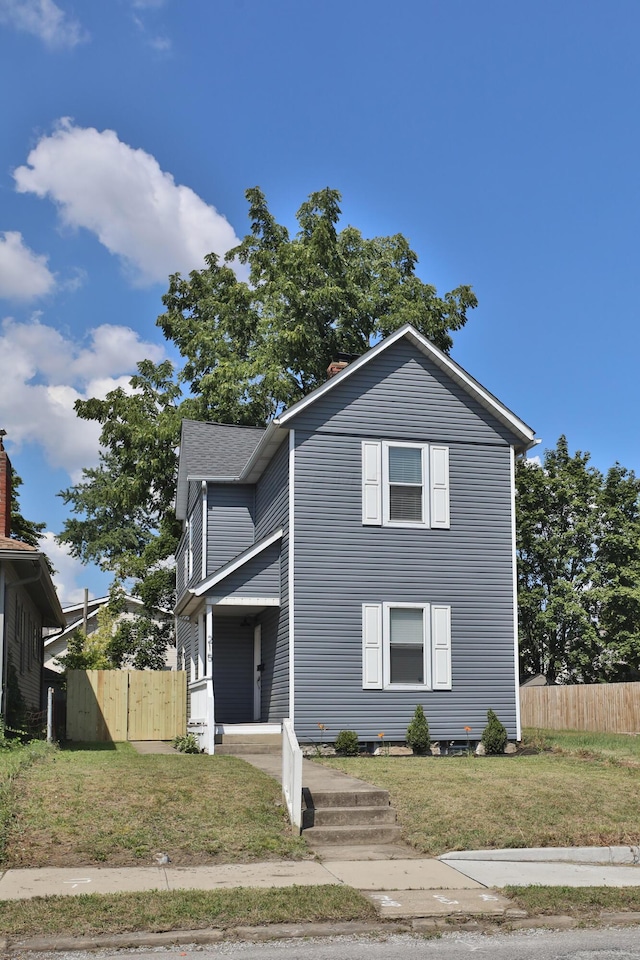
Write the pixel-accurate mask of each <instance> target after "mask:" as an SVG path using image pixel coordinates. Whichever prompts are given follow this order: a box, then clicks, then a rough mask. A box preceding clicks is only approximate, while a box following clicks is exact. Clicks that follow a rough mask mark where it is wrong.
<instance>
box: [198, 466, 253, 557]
mask: <svg viewBox="0 0 640 960" xmlns="http://www.w3.org/2000/svg"><path fill="white" fill-rule="evenodd" d="M254 501H255V488H254V487H253V486H249V485H245V484H230V483H229V484H215V483H210V484H209V487H208V491H207V574H212V573H215V571H216V570H218V569H219V568H220V567H221V566H223V564H225V563H228V562H229V560H233V558H234V557H237V556H238V554H240V553H242V552H243V550H246V549H247V547H250V546H251V545H252V544H253V542H254V506H255V503H254Z"/></svg>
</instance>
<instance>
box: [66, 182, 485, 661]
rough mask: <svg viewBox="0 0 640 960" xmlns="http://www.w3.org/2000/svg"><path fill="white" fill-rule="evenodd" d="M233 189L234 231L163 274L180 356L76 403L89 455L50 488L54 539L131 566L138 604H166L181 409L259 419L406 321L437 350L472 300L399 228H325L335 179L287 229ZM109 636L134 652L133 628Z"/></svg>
mask: <svg viewBox="0 0 640 960" xmlns="http://www.w3.org/2000/svg"><path fill="white" fill-rule="evenodd" d="M246 196H247V200H248V202H249V217H250V220H251V231H250V233H249V234H248V235H247V236H246V237H245V238H244V239H243V240H242V242H241V243H240V244H239V245H238V246H237V247H236V248H235V249H233V250H230V251H229V253H228V254H227V256H226V257H225V260H224V261H223V262H221V261H220V260H219V258H218V257H217V256H215V255H214V254H210V255H209V256H207V257H206V258H205V262H206V266H205V267H204V269H202V270H194V271H193V272H192V273H191V274H190V275H189V277H188V278H185V277H181V276H180V275H179V274H175V275H173V276H172V277H171V278H170V283H169V290H168V292H167V293H166V294H165V296H164V297H163V303H164V306H165V312H164V313H163V314H161V316H159V317H158V321H157V322H158V325H159V327H160V328H161V329H162V331H163V333H164V335H165V337H166V338H167V340H168V341H170V342H171V343H172V344H173V345H174V346H175V347H176V348H177V350H178V351H179V353H180V355H181V357H182V366H181V367H180V368H179V369H174V367H173V366H172V365H171V364H170V363H168V362H165V363H162V364H159V365H157V366H156V365H154V364H153V363H151V362H150V361H144V362H143V363H141V364H139V365H138V373H137V375H136V376H134V377H133V378H132V380H131V387H132V391H125V390H122V389H117V390H114V391H112V392H111V393H109V394H108V395H107V397H106V398H105V399H104V400H96V399H92V400H87V401H78V402H77V403H76V411H77V414H78V416H80V417H81V418H83V419H85V420H93V421H96V422H98V423H100V424H101V427H102V431H101V436H100V443H101V454H100V462H99V465H98V467H96V468H94V469H89V470H85V471H84V474H83V479H82V480H81V482H80V483H78V484H76V485H75V486H73V487H70V488H68V489H67V490H65V491H63V493H62V496H63V498H64V500H65V502H66V503H68V504H70V505H71V507H72V510H73V513H74V514H75V516H74V517H72V518H71V519H70V520H69V521H68V522H67V523H66V525H65V528H64V531H63V532H62V534H61V535H60V537H59V540H60V541H61V542H62V543H65V544H67V545H68V547H69V549H70V551H71V553H72V554H73V555H74V556H76V557H79V558H80V559H82V560H83V561H84V562H97V563H98V564H99V565H100V566H101V567H102V568H103V569H105V570H111V571H113V572H114V574H115V576H116V577H117V578H118V579H120V580H121V581H124V580H125V579H127V578H132V579H133V580H134V581H135V586H134V587H133V590H134V592H135V593H137V594H138V595H139V596H140V597H141V598H142V600H143V601H144V603H145V606H146V607H147V609H150V608H151V607H152V606H157V607H161V608H165V609H170V608H171V607H172V605H173V598H174V591H175V582H174V571H173V568H172V567H171V566H170V565H169V564H168V563H167V561H168V559H169V558H170V557H172V556H173V554H174V551H175V549H176V546H177V543H178V539H179V536H180V532H181V530H180V525H179V524H177V523H176V520H175V516H174V513H173V508H172V503H173V498H174V494H175V479H176V465H177V458H176V448H177V445H178V440H179V431H180V422H181V420H182V419H183V418H184V417H190V418H192V419H200V420H215V421H219V422H223V423H234V424H248V425H254V426H255V425H260V426H261V425H264V424H266V423H267V422H268V421H269V420H270V419H271V418H273V417H274V416H276V415H277V414H278V413H279V412H280V411H281V410H282V409H283V408H285V407H287V406H289V405H290V404H292V403H293V402H295V401H296V400H298V399H300V398H301V397H303V396H305V395H306V394H308V393H309V392H310V391H311V390H313V389H314V388H315V387H316V386H318V385H319V384H320V383H321V382H323V380H324V379H325V377H326V368H327V366H328V364H329V362H330V361H331V359H332V358H333V357H334V356H335V355H336V353H337V352H346V353H357V354H361V353H363V352H365V351H366V350H367V349H369V347H370V346H372V345H373V343H375V342H376V341H377V340H378V339H379V338H380V337H381V336H385V335H387V334H389V333H391V332H392V331H393V330H395V329H397V328H398V327H400V326H401V325H402V324H404V323H407V322H411V323H412V324H413V325H414V326H415V327H416V328H417V329H418V330H420V331H421V332H422V333H423V334H424V335H426V336H427V337H429V338H430V339H431V340H432V341H433V342H434V343H436V344H437V345H438V346H439V347H440V348H441V349H443V350H445V351H448V350H449V349H450V347H451V343H452V341H451V332H453V331H455V330H458V329H460V328H461V327H462V326H463V325H464V323H465V322H466V319H467V311H468V310H470V309H472V308H473V307H475V306H476V297H475V295H474V293H473V291H472V290H471V288H470V287H468V286H460V287H457V288H456V289H455V290H453V291H451V292H450V293H447V294H445V296H444V297H442V298H441V297H438V296H437V293H436V290H435V288H434V287H432V286H431V285H429V284H426V283H424V282H423V281H422V280H420V279H419V278H418V277H417V276H416V272H415V270H416V265H417V258H416V255H415V253H414V252H413V251H412V250H411V247H410V245H409V243H408V241H407V240H406V239H405V238H404V237H403V236H402V235H400V234H397V235H395V236H392V237H374V238H370V239H367V238H364V237H363V236H362V234H361V233H360V232H359V231H358V230H357V229H355V228H354V227H351V226H347V227H345V228H344V229H342V230H339V229H338V221H339V219H340V206H339V203H340V194H339V193H338V192H337V191H335V190H330V189H328V188H327V189H325V190H321V191H319V192H317V193H313V194H311V196H310V197H309V198H308V200H306V201H305V202H304V203H303V204H302V206H301V207H300V209H299V211H298V214H297V220H298V225H299V230H298V232H297V234H296V235H295V236H293V237H291V236H290V235H289V232H288V230H287V229H286V227H284V226H282V225H281V224H279V223H277V222H276V220H275V218H274V217H273V215H272V214H271V212H270V211H269V209H268V206H267V202H266V200H265V197H264V195H263V194H262V192H261V191H260V190H259V189H258V188H257V187H256V188H254V189H252V190H248V191H247V194H246ZM232 265H233V269H232ZM158 642H159V643H160V642H162V638H161V637H159V641H158ZM123 644H124V645H125V646H127V645H128V652H129V655H132V652H133V655H135V650H134V649H133V648H134V647H135V645H136V640H135V636H134V632H133V631H132V632H130V635H129V637H128V638H123Z"/></svg>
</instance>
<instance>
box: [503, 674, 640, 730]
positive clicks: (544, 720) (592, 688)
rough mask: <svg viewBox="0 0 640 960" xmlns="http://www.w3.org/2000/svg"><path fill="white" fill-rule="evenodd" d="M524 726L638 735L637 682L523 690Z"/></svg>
mask: <svg viewBox="0 0 640 960" xmlns="http://www.w3.org/2000/svg"><path fill="white" fill-rule="evenodd" d="M520 712H521V717H522V726H523V727H541V728H546V729H547V730H592V731H595V732H599V733H639V732H640V683H590V684H577V685H575V686H566V687H564V686H563V687H556V686H554V687H522V688H521V690H520Z"/></svg>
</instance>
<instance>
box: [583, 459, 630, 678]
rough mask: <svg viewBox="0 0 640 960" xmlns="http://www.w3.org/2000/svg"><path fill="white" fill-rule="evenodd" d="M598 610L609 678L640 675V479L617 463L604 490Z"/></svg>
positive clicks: (595, 605) (596, 579)
mask: <svg viewBox="0 0 640 960" xmlns="http://www.w3.org/2000/svg"><path fill="white" fill-rule="evenodd" d="M599 506H600V530H599V535H598V539H597V541H596V561H595V573H594V577H593V591H592V594H593V609H594V613H595V617H596V620H597V624H598V629H599V633H600V637H601V641H602V643H603V646H604V649H603V652H602V654H601V658H600V659H601V664H600V669H601V673H602V675H603V677H606V679H608V680H638V679H639V678H640V479H638V477H636V476H635V474H634V473H633V472H632V471H629V470H626V469H625V468H624V467H621V466H620V465H619V464H617V463H616V464H615V465H614V466H613V467H611V469H610V470H609V471H608V473H607V476H606V478H605V480H604V483H603V485H602V489H601V492H600V500H599Z"/></svg>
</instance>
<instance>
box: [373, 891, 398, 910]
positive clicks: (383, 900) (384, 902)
mask: <svg viewBox="0 0 640 960" xmlns="http://www.w3.org/2000/svg"><path fill="white" fill-rule="evenodd" d="M371 896H372V899H373V900H379V901H380V906H382V907H401V906H402V904H401V903H398V901H397V900H392V899H391V897H388V896H387V895H386V893H373V894H372V895H371Z"/></svg>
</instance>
